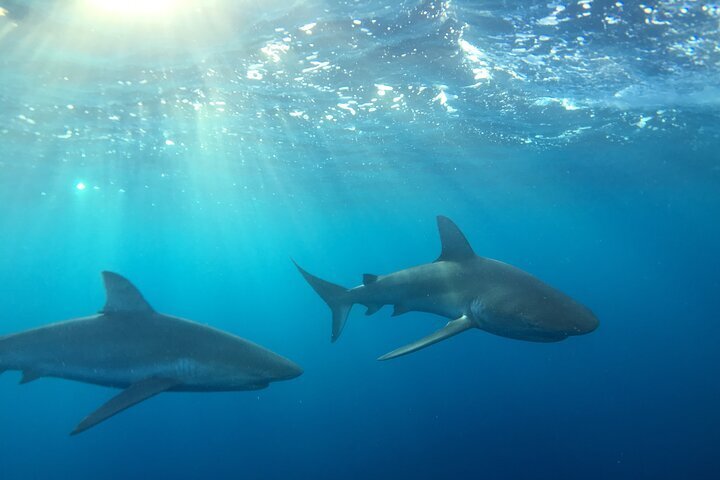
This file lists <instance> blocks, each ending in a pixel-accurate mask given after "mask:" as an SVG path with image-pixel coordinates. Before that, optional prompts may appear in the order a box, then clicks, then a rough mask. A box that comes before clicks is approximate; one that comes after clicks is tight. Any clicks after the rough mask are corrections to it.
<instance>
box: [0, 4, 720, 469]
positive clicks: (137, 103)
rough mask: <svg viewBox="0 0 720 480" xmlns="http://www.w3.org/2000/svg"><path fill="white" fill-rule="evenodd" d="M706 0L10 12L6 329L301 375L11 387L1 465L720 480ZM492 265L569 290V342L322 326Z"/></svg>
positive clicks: (394, 324)
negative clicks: (386, 296) (383, 283)
mask: <svg viewBox="0 0 720 480" xmlns="http://www.w3.org/2000/svg"><path fill="white" fill-rule="evenodd" d="M719 44H720V4H718V3H714V2H712V1H700V0H698V1H694V0H683V1H677V0H647V1H642V2H640V1H607V0H578V1H565V0H543V1H536V0H528V1H501V0H489V1H481V0H446V1H432V0H426V1H420V0H407V1H378V0H367V1H359V0H358V1H351V0H345V1H333V0H294V1H293V0H282V1H281V0H264V1H257V0H238V1H230V0H209V1H199V0H174V1H173V0H146V1H138V0H133V1H130V0H128V1H125V2H121V1H117V0H68V1H60V0H38V1H20V0H7V1H6V0H0V238H1V239H2V241H1V243H0V335H6V334H11V333H16V332H20V331H23V330H26V329H29V328H33V327H37V326H41V325H45V324H48V323H51V322H55V321H59V320H64V319H68V318H72V317H78V316H82V315H87V314H90V313H92V312H96V311H98V310H99V309H100V308H102V305H103V303H104V301H105V298H104V290H103V286H102V281H101V277H100V272H101V271H102V270H111V271H115V272H118V273H120V274H122V275H124V276H127V278H129V279H130V280H131V281H132V282H133V283H134V284H135V285H137V287H138V288H139V289H140V291H142V292H143V294H144V296H145V298H146V299H147V300H148V301H149V302H150V304H151V305H153V307H155V308H156V309H157V310H158V311H160V312H164V313H168V314H174V315H179V316H182V317H184V318H190V319H193V320H196V321H198V322H201V323H203V324H209V325H212V326H214V327H217V328H220V329H222V330H225V331H228V332H231V333H233V334H236V335H239V336H241V337H243V338H246V339H249V340H251V341H253V342H257V343H259V344H261V345H263V346H265V347H267V348H269V349H271V350H272V351H274V352H278V353H279V354H281V355H283V356H286V357H287V358H290V359H292V360H293V361H295V362H297V363H298V364H299V365H301V366H302V368H303V370H304V372H305V373H304V374H303V375H302V376H301V377H299V378H296V379H294V380H290V381H285V382H281V383H276V384H273V385H271V386H270V387H269V388H267V389H265V390H258V391H250V392H221V393H166V394H163V395H159V396H157V397H155V398H152V399H150V400H148V401H146V402H143V403H141V404H140V405H138V406H136V407H134V408H132V409H129V410H128V411H126V412H123V413H121V414H119V415H118V416H116V417H113V418H112V419H110V420H109V421H107V422H105V423H103V424H101V425H99V426H97V427H96V428H93V429H92V430H90V431H88V432H86V433H83V434H82V435H79V436H73V437H71V436H68V433H69V432H70V431H71V430H72V428H73V427H74V426H75V425H76V423H77V422H78V421H79V420H80V419H81V418H82V417H84V416H85V415H86V414H88V413H89V412H91V411H93V410H94V409H95V408H97V407H98V406H99V405H100V404H102V403H103V402H105V401H106V400H107V399H109V398H111V397H112V396H113V395H114V394H115V393H117V391H116V390H113V389H109V388H105V387H99V386H95V385H89V384H84V383H77V382H71V381H67V380H61V379H54V378H42V379H39V380H37V381H33V382H31V383H29V384H27V385H21V386H18V385H17V383H18V380H19V379H20V375H19V373H18V372H5V373H4V374H3V375H2V376H0V478H3V479H29V478H38V479H45V478H72V479H85V478H87V479H91V478H118V479H120V478H123V479H124V478H133V477H135V478H174V479H185V478H187V479H194V478H257V479H292V478H312V479H335V478H343V479H355V478H357V479H368V478H393V479H397V478H413V479H437V478H482V479H488V480H491V479H521V478H533V479H535V478H538V479H539V478H547V479H583V480H589V479H633V480H635V479H693V480H695V479H715V478H720V457H719V456H718V453H717V450H718V446H719V445H720V409H719V408H718V405H720V382H719V381H718V379H719V378H720V348H719V347H718V345H719V343H720V342H719V341H720V317H719V316H718V312H719V311H720V222H718V219H719V218H720V87H719V86H718V79H719V78H720V47H718V45H719ZM437 215H446V216H448V217H449V218H451V219H452V220H453V221H454V222H456V223H457V225H458V226H459V227H460V228H461V229H462V230H463V232H464V233H465V235H466V236H467V238H468V240H469V242H470V244H471V245H472V246H473V248H474V250H475V252H476V253H477V254H478V255H482V256H486V257H490V258H494V259H498V260H501V261H503V262H507V263H510V264H512V265H515V266H517V267H519V268H522V269H523V270H526V271H528V272H530V273H532V274H533V275H536V276H537V277H539V278H541V279H543V280H544V281H546V282H548V283H549V284H550V285H553V286H554V287H556V288H558V289H560V290H561V291H563V292H565V293H566V294H568V295H570V296H571V297H572V298H574V299H576V300H577V301H578V302H580V303H582V304H584V305H586V306H587V307H589V308H590V309H591V310H592V311H593V312H594V313H595V315H597V317H598V318H599V320H600V326H599V328H598V329H597V330H596V331H594V332H592V333H590V334H587V335H583V336H576V337H571V338H568V339H567V340H564V341H562V342H557V343H531V342H523V341H519V340H512V339H508V338H503V337H499V336H494V335H491V334H490V333H487V332H483V331H480V330H473V331H470V332H466V333H463V334H461V335H458V336H456V337H454V338H452V339H449V340H446V341H443V342H440V343H438V344H437V345H434V346H432V347H430V348H427V349H425V350H422V351H419V352H416V353H413V354H411V355H408V356H405V357H402V358H398V359H394V360H389V361H385V362H378V361H377V360H376V359H377V357H378V356H380V355H382V354H384V353H387V352H389V351H391V350H393V349H395V348H397V347H399V346H402V345H405V344H407V343H409V342H412V341H414V340H417V339H418V338H421V337H423V336H424V335H427V334H429V333H431V332H433V331H435V330H436V329H437V328H439V327H441V326H442V325H444V324H445V322H446V321H447V320H446V319H443V318H441V317H439V316H436V315H430V314H425V313H417V312H411V313H407V314H405V315H402V316H399V317H391V314H392V309H391V308H390V307H385V308H383V309H382V310H381V311H379V312H378V313H376V314H374V315H373V316H365V315H364V309H363V308H361V307H360V306H357V307H355V309H353V311H352V312H351V314H350V317H349V319H348V322H347V325H346V327H345V329H344V331H343V335H342V337H341V338H340V339H339V340H338V341H337V342H335V343H331V342H330V335H331V316H330V311H329V309H328V308H327V306H326V305H325V304H324V303H323V301H322V300H321V299H320V298H319V297H318V296H317V294H316V293H315V292H313V290H312V289H311V288H310V286H308V285H307V283H306V282H305V280H304V279H303V278H302V276H301V275H300V274H299V273H298V272H297V270H296V269H295V267H294V266H293V263H292V261H291V258H292V259H294V260H296V261H297V262H298V263H299V264H300V265H302V266H303V267H305V268H307V269H308V270H309V271H311V272H312V273H314V274H316V275H319V276H320V277H322V278H326V279H328V280H331V281H333V282H337V283H339V284H341V285H344V286H347V287H351V286H355V285H358V284H360V283H361V280H362V274H364V273H373V274H386V273H390V272H393V271H396V270H399V269H402V268H407V267H409V266H412V265H418V264H421V263H426V262H431V261H433V260H434V259H435V258H437V256H438V254H439V253H440V241H439V237H438V232H437V227H436V224H435V221H436V220H435V219H436V216H437Z"/></svg>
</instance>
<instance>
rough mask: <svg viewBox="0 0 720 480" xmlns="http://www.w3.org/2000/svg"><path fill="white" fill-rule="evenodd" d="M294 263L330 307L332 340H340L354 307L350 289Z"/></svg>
mask: <svg viewBox="0 0 720 480" xmlns="http://www.w3.org/2000/svg"><path fill="white" fill-rule="evenodd" d="M293 263H294V264H295V267H297V269H298V271H299V272H300V273H301V274H302V276H303V277H305V280H307V282H308V283H309V284H310V286H311V287H312V288H313V290H315V292H317V294H318V295H320V298H322V299H323V300H324V301H325V303H327V305H328V307H330V310H331V311H332V336H331V337H330V339H331V341H333V342H334V341H336V340H337V339H338V338H340V334H341V333H342V330H343V328H344V327H345V321H346V320H347V317H348V314H349V313H350V309H351V308H352V306H353V304H352V302H350V301H349V300H348V295H347V293H348V289H347V288H345V287H341V286H340V285H335V284H334V283H330V282H328V281H325V280H323V279H322V278H318V277H316V276H315V275H312V274H310V273H308V272H307V271H305V270H304V269H303V268H302V267H301V266H300V265H298V264H297V263H296V262H295V260H293Z"/></svg>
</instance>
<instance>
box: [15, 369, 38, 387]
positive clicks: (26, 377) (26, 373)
mask: <svg viewBox="0 0 720 480" xmlns="http://www.w3.org/2000/svg"><path fill="white" fill-rule="evenodd" d="M40 377H42V374H41V373H38V372H34V371H32V370H23V372H22V378H21V379H20V385H23V384H25V383H30V382H32V381H33V380H37V379H38V378H40Z"/></svg>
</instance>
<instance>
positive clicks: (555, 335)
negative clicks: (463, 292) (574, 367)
mask: <svg viewBox="0 0 720 480" xmlns="http://www.w3.org/2000/svg"><path fill="white" fill-rule="evenodd" d="M469 311H470V316H471V317H472V319H473V321H474V323H475V325H476V326H477V328H479V329H480V330H484V331H486V332H488V333H492V334H493V335H498V336H500V337H506V338H512V339H514V340H525V341H527V342H542V343H549V342H559V341H560V340H564V339H566V338H567V334H565V333H563V332H558V331H551V330H547V329H543V328H540V327H538V326H536V325H534V324H533V323H531V322H529V321H528V320H527V319H525V318H524V317H522V316H521V315H507V314H503V313H500V312H497V311H495V310H494V309H492V308H488V307H486V305H485V304H484V303H483V302H482V300H480V299H475V300H473V301H472V302H471V303H470V308H469Z"/></svg>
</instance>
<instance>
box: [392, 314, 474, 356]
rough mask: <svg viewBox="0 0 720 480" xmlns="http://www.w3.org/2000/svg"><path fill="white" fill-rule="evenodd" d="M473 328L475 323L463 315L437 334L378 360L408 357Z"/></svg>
mask: <svg viewBox="0 0 720 480" xmlns="http://www.w3.org/2000/svg"><path fill="white" fill-rule="evenodd" d="M473 327H475V323H474V322H473V321H472V320H471V319H470V318H469V317H467V316H466V315H463V316H462V317H460V318H458V319H456V320H452V321H450V322H448V323H447V325H445V326H444V327H443V328H441V329H440V330H438V331H436V332H435V333H432V334H430V335H428V336H427V337H423V338H421V339H420V340H418V341H416V342H413V343H410V344H408V345H405V346H404V347H400V348H397V349H395V350H393V351H392V352H390V353H386V354H385V355H383V356H382V357H379V358H378V360H390V359H391V358H395V357H400V356H402V355H407V354H408V353H412V352H416V351H418V350H420V349H423V348H425V347H429V346H430V345H433V344H435V343H437V342H440V341H442V340H445V339H446V338H450V337H452V336H454V335H457V334H458V333H461V332H464V331H465V330H469V329H471V328H473Z"/></svg>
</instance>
